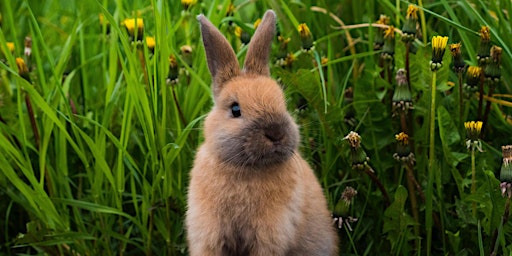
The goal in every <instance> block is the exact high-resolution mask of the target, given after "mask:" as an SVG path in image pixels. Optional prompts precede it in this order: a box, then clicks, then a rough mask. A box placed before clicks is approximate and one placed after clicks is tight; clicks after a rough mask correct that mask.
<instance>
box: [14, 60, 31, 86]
mask: <svg viewBox="0 0 512 256" xmlns="http://www.w3.org/2000/svg"><path fill="white" fill-rule="evenodd" d="M16 66H17V67H18V74H19V75H20V76H21V77H23V78H24V79H25V80H27V81H30V78H29V72H28V67H27V64H25V60H23V59H22V58H16Z"/></svg>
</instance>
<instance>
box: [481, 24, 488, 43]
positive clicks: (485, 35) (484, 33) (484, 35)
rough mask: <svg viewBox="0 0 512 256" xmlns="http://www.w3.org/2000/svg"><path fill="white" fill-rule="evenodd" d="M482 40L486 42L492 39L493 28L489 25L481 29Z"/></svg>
mask: <svg viewBox="0 0 512 256" xmlns="http://www.w3.org/2000/svg"><path fill="white" fill-rule="evenodd" d="M480 40H482V41H484V42H490V41H491V29H490V28H489V27H488V26H482V28H481V29H480Z"/></svg>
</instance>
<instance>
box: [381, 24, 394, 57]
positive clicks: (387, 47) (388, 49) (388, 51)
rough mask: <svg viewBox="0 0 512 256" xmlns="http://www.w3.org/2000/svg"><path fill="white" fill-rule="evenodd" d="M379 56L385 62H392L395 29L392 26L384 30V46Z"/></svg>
mask: <svg viewBox="0 0 512 256" xmlns="http://www.w3.org/2000/svg"><path fill="white" fill-rule="evenodd" d="M380 56H381V58H383V59H384V60H387V61H392V60H393V58H394V56H395V27H393V26H389V27H388V28H387V29H386V30H384V46H383V47H382V53H381V55H380Z"/></svg>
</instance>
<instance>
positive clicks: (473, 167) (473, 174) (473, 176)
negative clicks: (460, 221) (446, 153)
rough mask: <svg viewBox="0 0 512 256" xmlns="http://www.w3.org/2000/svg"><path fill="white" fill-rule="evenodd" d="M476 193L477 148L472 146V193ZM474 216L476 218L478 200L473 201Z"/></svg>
mask: <svg viewBox="0 0 512 256" xmlns="http://www.w3.org/2000/svg"><path fill="white" fill-rule="evenodd" d="M475 193H476V168H475V149H474V148H471V194H472V195H474V194H475ZM473 218H476V202H473Z"/></svg>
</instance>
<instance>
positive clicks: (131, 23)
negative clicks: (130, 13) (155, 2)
mask: <svg viewBox="0 0 512 256" xmlns="http://www.w3.org/2000/svg"><path fill="white" fill-rule="evenodd" d="M122 24H123V26H124V27H125V28H126V31H128V34H129V35H130V36H135V26H137V40H141V39H142V38H143V37H142V36H143V33H144V20H143V19H142V18H135V19H133V18H128V19H125V20H124V21H123V22H122Z"/></svg>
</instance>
